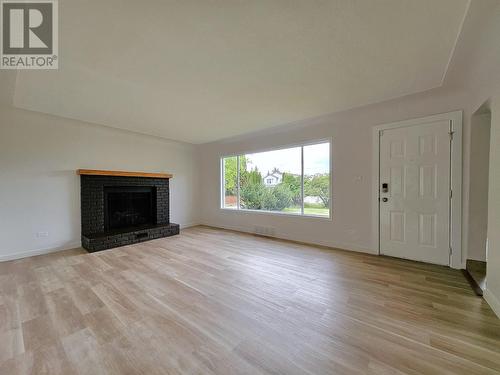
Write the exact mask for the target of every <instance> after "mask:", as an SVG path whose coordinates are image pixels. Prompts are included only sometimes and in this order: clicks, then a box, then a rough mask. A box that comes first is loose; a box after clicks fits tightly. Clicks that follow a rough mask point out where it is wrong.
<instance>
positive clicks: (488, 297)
mask: <svg viewBox="0 0 500 375" xmlns="http://www.w3.org/2000/svg"><path fill="white" fill-rule="evenodd" d="M483 298H484V300H485V301H486V302H488V305H490V307H491V309H492V310H493V312H494V313H495V314H496V315H497V316H498V317H499V318H500V301H499V300H498V298H497V297H495V295H494V294H493V293H491V292H490V291H489V290H488V288H486V289H485V291H484V294H483Z"/></svg>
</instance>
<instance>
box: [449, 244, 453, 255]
mask: <svg viewBox="0 0 500 375" xmlns="http://www.w3.org/2000/svg"><path fill="white" fill-rule="evenodd" d="M452 255H453V249H452V248H451V246H450V256H452Z"/></svg>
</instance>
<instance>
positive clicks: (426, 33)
mask: <svg viewBox="0 0 500 375" xmlns="http://www.w3.org/2000/svg"><path fill="white" fill-rule="evenodd" d="M467 5H468V0H418V1H415V0H331V1H315V0H308V1H303V0H280V1H278V0H254V1H248V0H241V1H238V0H213V1H208V0H179V1H165V0H163V1H130V0H106V1H101V0H100V1H97V0H86V1H83V0H65V1H60V2H59V8H60V9H59V24H60V36H59V39H60V40H59V51H60V59H59V70H57V71H21V72H19V73H18V76H17V82H16V87H15V94H14V105H15V106H17V107H20V108H25V109H29V110H34V111H40V112H45V113H50V114H54V115H58V116H63V117H68V118H73V119H78V120H83V121H87V122H91V123H97V124H102V125H107V126H111V127H116V128H122V129H128V130H132V131H136V132H140V133H145V134H150V135H156V136H161V137H165V138H170V139H176V140H181V141H186V142H191V143H204V142H210V141H214V140H217V139H221V138H226V137H231V136H235V135H239V134H244V133H248V132H252V131H256V130H261V129H264V128H267V127H271V126H276V125H280V124H284V123H288V122H293V121H298V120H302V119H305V118H310V117H315V116H320V115H324V114H327V113H332V112H336V111H340V110H344V109H348V108H353V107H357V106H361V105H366V104H369V103H373V102H379V101H383V100H386V99H390V98H394V97H398V96H402V95H407V94H411V93H415V92H420V91H424V90H427V89H430V88H434V87H437V86H440V85H441V84H442V82H443V77H444V75H445V73H446V69H447V67H448V63H449V61H450V57H451V55H452V53H453V49H454V46H455V43H456V40H457V36H458V34H459V32H460V28H461V24H462V21H463V19H464V16H465V13H466V11H467Z"/></svg>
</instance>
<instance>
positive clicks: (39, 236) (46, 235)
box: [36, 232, 49, 238]
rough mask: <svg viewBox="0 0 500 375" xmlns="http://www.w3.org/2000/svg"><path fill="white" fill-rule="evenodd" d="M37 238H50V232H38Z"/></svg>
mask: <svg viewBox="0 0 500 375" xmlns="http://www.w3.org/2000/svg"><path fill="white" fill-rule="evenodd" d="M36 236H37V237H38V238H42V237H48V236H49V232H37V233H36Z"/></svg>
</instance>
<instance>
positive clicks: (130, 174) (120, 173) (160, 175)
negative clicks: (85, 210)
mask: <svg viewBox="0 0 500 375" xmlns="http://www.w3.org/2000/svg"><path fill="white" fill-rule="evenodd" d="M76 174H79V175H92V176H120V177H149V178H172V177H173V175H172V174H170V173H149V172H125V171H103V170H99V169H78V170H77V171H76Z"/></svg>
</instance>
